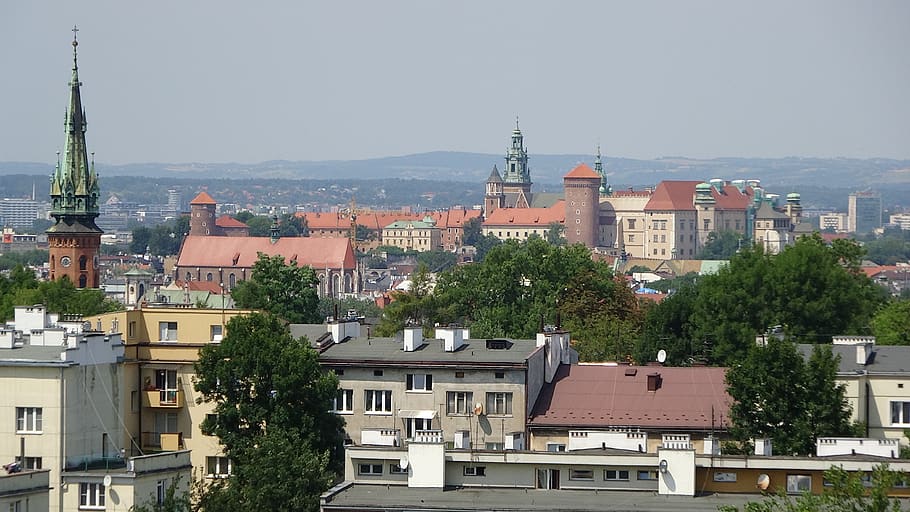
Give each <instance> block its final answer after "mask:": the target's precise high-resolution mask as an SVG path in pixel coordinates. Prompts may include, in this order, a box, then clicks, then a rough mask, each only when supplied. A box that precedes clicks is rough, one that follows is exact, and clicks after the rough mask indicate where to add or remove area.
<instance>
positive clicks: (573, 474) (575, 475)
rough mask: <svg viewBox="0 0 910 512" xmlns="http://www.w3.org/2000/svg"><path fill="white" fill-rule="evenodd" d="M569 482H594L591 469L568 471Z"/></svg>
mask: <svg viewBox="0 0 910 512" xmlns="http://www.w3.org/2000/svg"><path fill="white" fill-rule="evenodd" d="M569 480H594V470H593V469H570V470H569Z"/></svg>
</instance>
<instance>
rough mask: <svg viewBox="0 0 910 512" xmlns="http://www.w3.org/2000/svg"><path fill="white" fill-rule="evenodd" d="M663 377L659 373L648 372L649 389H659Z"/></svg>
mask: <svg viewBox="0 0 910 512" xmlns="http://www.w3.org/2000/svg"><path fill="white" fill-rule="evenodd" d="M662 381H663V379H661V378H660V374H659V373H649V374H648V391H657V390H658V389H660V385H661V382H662Z"/></svg>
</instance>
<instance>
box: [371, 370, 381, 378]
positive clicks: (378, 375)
mask: <svg viewBox="0 0 910 512" xmlns="http://www.w3.org/2000/svg"><path fill="white" fill-rule="evenodd" d="M373 377H382V370H373Z"/></svg>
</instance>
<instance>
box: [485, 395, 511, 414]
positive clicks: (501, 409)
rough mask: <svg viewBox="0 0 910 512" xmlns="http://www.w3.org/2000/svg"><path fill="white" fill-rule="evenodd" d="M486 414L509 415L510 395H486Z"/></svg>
mask: <svg viewBox="0 0 910 512" xmlns="http://www.w3.org/2000/svg"><path fill="white" fill-rule="evenodd" d="M487 414H495V415H505V416H508V415H511V414H512V393H487Z"/></svg>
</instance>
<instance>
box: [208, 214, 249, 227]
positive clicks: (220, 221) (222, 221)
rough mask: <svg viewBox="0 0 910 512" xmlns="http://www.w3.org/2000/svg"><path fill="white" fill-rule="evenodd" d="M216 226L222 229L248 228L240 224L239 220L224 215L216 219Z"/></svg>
mask: <svg viewBox="0 0 910 512" xmlns="http://www.w3.org/2000/svg"><path fill="white" fill-rule="evenodd" d="M215 225H216V226H218V227H221V228H248V227H249V226H247V225H246V224H244V223H243V222H240V221H239V220H237V219H235V218H234V217H231V216H230V215H222V216H221V217H218V218H217V219H215Z"/></svg>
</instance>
